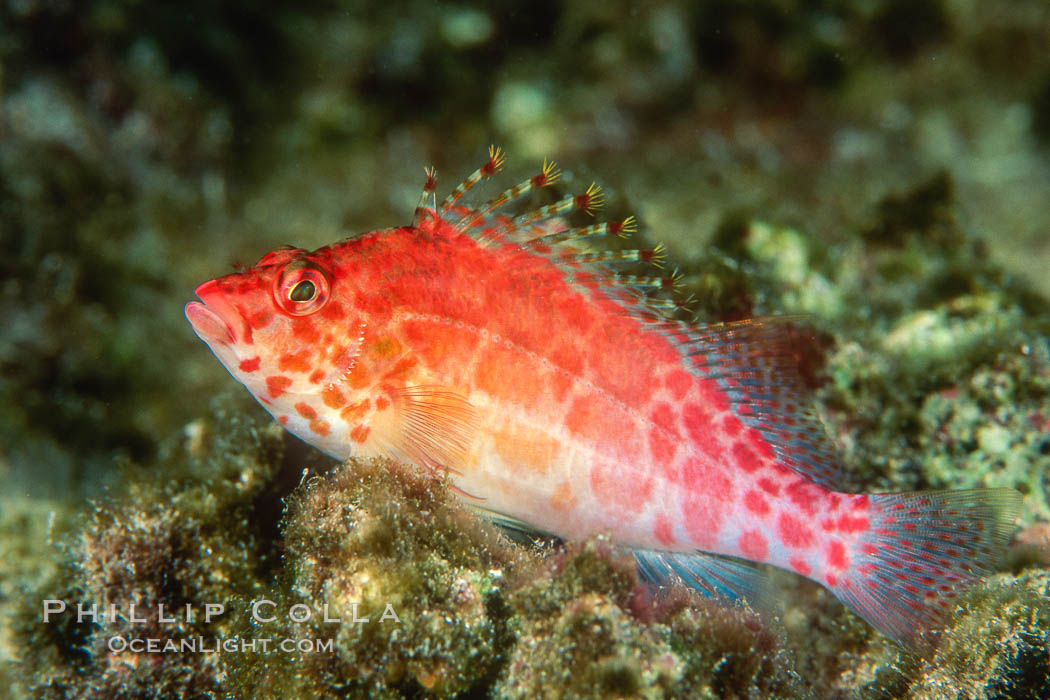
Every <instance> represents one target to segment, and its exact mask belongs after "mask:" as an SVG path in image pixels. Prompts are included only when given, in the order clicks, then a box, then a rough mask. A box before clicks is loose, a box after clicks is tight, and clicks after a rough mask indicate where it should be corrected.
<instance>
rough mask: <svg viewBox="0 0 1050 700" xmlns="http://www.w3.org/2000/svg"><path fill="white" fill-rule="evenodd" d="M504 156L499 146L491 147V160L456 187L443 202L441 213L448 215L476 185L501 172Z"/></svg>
mask: <svg viewBox="0 0 1050 700" xmlns="http://www.w3.org/2000/svg"><path fill="white" fill-rule="evenodd" d="M503 161H504V155H503V150H502V149H501V148H500V147H499V146H489V159H488V162H486V163H485V164H484V165H482V166H481V167H480V168H478V169H477V170H475V171H474V172H472V173H471V174H470V176H469V177H467V179H466V180H464V181H463V182H461V183H459V184H458V185H456V187H455V188H454V189H453V190H452V191H451V192H449V194H448V196H447V197H445V200H444V201H443V202H441V213H442V214H444V213H446V212H447V211H448V210H449V209H451V208H452V207H453V206H455V204H456V202H458V201H459V200H460V198H461V197H462V196H463V195H465V194H466V193H467V192H469V191H470V190H471V188H472V187H474V185H476V184H478V183H479V182H481V181H482V180H487V179H488V178H490V177H492V176H493V175H495V174H496V173H498V172H499V171H500V170H502V169H503Z"/></svg>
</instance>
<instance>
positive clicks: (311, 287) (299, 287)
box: [288, 280, 317, 302]
mask: <svg viewBox="0 0 1050 700" xmlns="http://www.w3.org/2000/svg"><path fill="white" fill-rule="evenodd" d="M316 294H317V286H316V285H315V284H314V283H313V282H311V281H310V280H303V281H302V282H299V283H298V284H296V285H295V286H294V287H292V291H290V292H288V299H289V300H291V301H298V302H306V301H310V300H311V299H313V298H314V295H316Z"/></svg>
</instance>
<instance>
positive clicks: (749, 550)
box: [736, 530, 769, 561]
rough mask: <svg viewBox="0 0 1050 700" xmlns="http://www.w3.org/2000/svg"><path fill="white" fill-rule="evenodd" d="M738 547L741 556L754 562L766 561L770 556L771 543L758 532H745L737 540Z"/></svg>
mask: <svg viewBox="0 0 1050 700" xmlns="http://www.w3.org/2000/svg"><path fill="white" fill-rule="evenodd" d="M736 546H737V547H738V548H739V549H740V553H741V554H743V555H744V556H745V557H747V558H748V559H751V560H754V561H765V560H766V557H767V556H768V555H769V542H767V541H766V537H765V535H763V534H762V533H761V532H758V531H757V530H745V531H744V532H743V533H742V534H741V535H740V537H739V539H737V541H736Z"/></svg>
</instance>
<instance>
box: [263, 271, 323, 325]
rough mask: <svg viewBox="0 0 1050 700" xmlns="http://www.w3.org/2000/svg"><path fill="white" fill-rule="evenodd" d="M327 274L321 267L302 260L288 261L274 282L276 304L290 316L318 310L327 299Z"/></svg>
mask: <svg viewBox="0 0 1050 700" xmlns="http://www.w3.org/2000/svg"><path fill="white" fill-rule="evenodd" d="M328 293H329V283H328V275H327V274H326V273H325V271H324V270H322V269H321V268H319V267H317V266H315V265H313V264H311V263H309V262H305V261H302V260H298V261H295V262H292V263H289V264H288V265H287V266H286V267H285V268H284V269H283V270H281V272H280V274H279V275H278V276H277V279H276V281H275V284H274V290H273V298H274V301H275V302H277V306H279V307H280V308H281V310H283V311H284V312H285V313H287V314H290V315H292V316H306V315H307V314H312V313H315V312H317V311H319V310H320V309H321V308H322V307H323V306H324V305H325V303H326V302H327V301H328Z"/></svg>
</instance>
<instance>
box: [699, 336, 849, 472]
mask: <svg viewBox="0 0 1050 700" xmlns="http://www.w3.org/2000/svg"><path fill="white" fill-rule="evenodd" d="M802 318H804V317H800V316H778V317H765V318H754V319H748V320H746V321H737V322H734V323H726V324H715V325H709V326H698V327H694V328H691V329H689V330H687V331H686V333H685V335H686V338H687V340H688V343H689V347H688V354H689V355H690V356H691V359H692V362H693V365H694V367H695V368H696V370H697V371H698V372H700V373H701V374H703V375H704V376H706V377H710V378H712V379H715V380H717V381H718V382H719V384H720V385H721V386H722V388H723V389H724V390H725V391H726V393H727V394H728V395H729V398H730V401H731V402H732V404H733V408H734V410H735V412H736V414H737V415H738V416H740V418H741V420H742V421H743V422H744V423H745V424H746V425H748V426H750V427H752V428H755V429H757V430H758V431H759V432H761V433H762V435H763V437H764V438H765V439H766V441H767V442H768V443H769V444H770V445H771V446H772V447H773V450H774V452H775V453H776V455H777V458H778V459H779V460H780V461H781V462H782V463H783V464H784V465H785V466H787V467H789V468H790V469H792V470H794V471H796V472H798V473H799V474H801V475H803V476H805V477H806V478H808V479H812V480H813V481H815V482H817V483H818V484H820V485H821V486H824V487H826V488H830V489H836V490H840V489H841V487H842V473H841V470H840V468H839V466H838V458H837V456H836V454H835V452H834V449H833V446H832V444H831V441H830V440H829V439H828V437H827V431H826V430H825V428H824V425H823V423H822V422H821V420H820V417H819V416H818V415H817V412H816V409H815V408H814V407H813V404H812V402H811V401H810V400H809V398H808V397H807V396H806V395H805V393H806V390H805V389H804V387H803V386H802V380H801V376H800V374H799V369H798V361H797V358H796V356H795V350H796V349H797V345H794V344H793V343H792V336H791V334H790V328H791V323H792V322H797V321H799V320H801V319H802Z"/></svg>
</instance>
